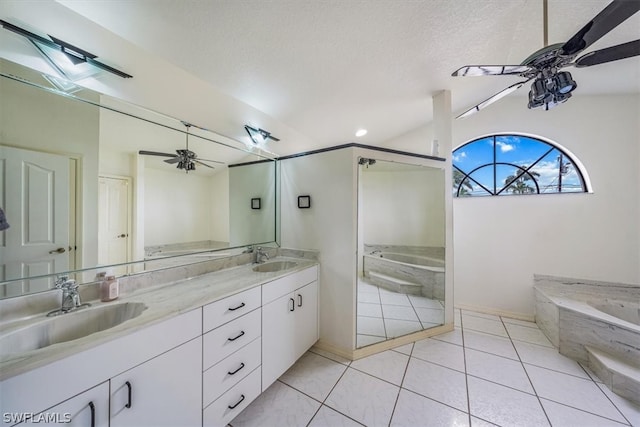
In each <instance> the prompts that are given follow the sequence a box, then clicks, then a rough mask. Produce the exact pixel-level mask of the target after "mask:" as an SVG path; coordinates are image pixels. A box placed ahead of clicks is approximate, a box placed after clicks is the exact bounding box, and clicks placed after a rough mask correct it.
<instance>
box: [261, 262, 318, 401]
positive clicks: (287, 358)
mask: <svg viewBox="0 0 640 427" xmlns="http://www.w3.org/2000/svg"><path fill="white" fill-rule="evenodd" d="M262 299H263V301H262V304H263V305H262V325H263V326H262V390H263V391H264V390H266V389H267V388H268V387H269V386H270V385H271V384H273V382H274V381H275V380H276V379H278V377H280V375H282V374H283V373H284V372H285V371H286V370H287V369H289V367H291V365H293V364H294V363H295V362H296V360H298V359H299V358H300V356H302V355H303V354H304V353H305V352H306V351H307V350H308V349H309V348H310V347H311V346H313V344H314V343H315V342H316V341H317V340H318V338H319V334H318V268H317V267H316V266H314V267H311V268H308V269H306V270H302V271H299V272H297V273H294V274H291V275H289V276H287V277H283V278H281V279H278V280H274V281H273V282H270V283H267V284H265V285H263V286H262Z"/></svg>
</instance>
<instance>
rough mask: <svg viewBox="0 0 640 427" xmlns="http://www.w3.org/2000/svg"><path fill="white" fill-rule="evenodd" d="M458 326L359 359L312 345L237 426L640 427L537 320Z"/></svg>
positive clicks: (482, 317)
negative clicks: (559, 348)
mask: <svg viewBox="0 0 640 427" xmlns="http://www.w3.org/2000/svg"><path fill="white" fill-rule="evenodd" d="M455 324H456V328H455V330H454V331H452V332H449V333H446V334H442V335H438V336H436V337H433V338H427V339H424V340H421V341H418V342H415V343H413V344H407V345H404V346H401V347H397V348H395V349H393V350H389V351H385V352H383V353H379V354H376V355H373V356H369V357H367V358H364V359H360V360H356V361H354V362H350V361H348V360H345V359H342V358H341V357H339V356H336V355H333V354H330V353H327V352H324V351H322V350H319V349H316V348H312V349H311V350H310V351H309V352H307V353H306V354H305V355H304V356H303V357H302V358H301V359H300V360H299V361H298V362H297V363H296V364H295V365H294V366H292V367H291V369H289V370H288V371H287V372H286V373H285V374H284V375H283V376H282V377H281V378H280V379H279V380H278V381H276V382H275V383H274V384H273V385H272V386H271V387H269V388H268V389H267V390H266V391H265V392H264V393H263V394H262V395H261V396H260V397H258V399H256V400H255V401H254V402H253V403H251V405H249V406H248V407H247V408H246V409H245V410H244V411H243V412H242V413H240V415H238V416H237V417H236V418H235V419H234V420H233V421H232V422H231V426H233V427H244V426H256V427H257V426H259V427H271V426H273V427H287V426H291V427H295V426H303V427H304V426H309V427H340V426H348V427H351V426H362V425H365V426H407V427H418V426H473V427H476V426H480V427H483V426H494V425H498V426H505V427H507V426H508V427H511V426H527V427H528V426H549V425H551V426H558V427H571V426H580V427H587V426H597V427H602V426H623V425H627V426H628V425H633V426H636V427H640V407H637V406H634V405H633V404H631V403H630V402H628V401H626V400H625V399H622V398H621V397H619V396H617V395H616V394H613V393H611V392H610V391H609V389H607V388H606V387H605V386H604V385H603V384H601V383H600V382H599V380H598V379H597V377H595V376H593V374H592V373H591V372H590V371H589V370H588V369H586V368H585V367H583V366H581V365H580V364H578V363H576V362H574V361H572V360H570V359H568V358H566V357H564V356H562V355H560V354H559V353H558V352H557V351H556V350H555V348H553V346H552V345H551V343H550V342H549V341H548V340H547V338H546V337H545V336H544V335H543V334H542V332H540V330H539V329H538V328H537V326H536V324H535V323H530V322H523V321H519V320H513V319H508V318H504V317H502V318H501V317H497V316H491V315H486V314H481V313H475V312H469V311H462V312H461V311H460V310H456V317H455Z"/></svg>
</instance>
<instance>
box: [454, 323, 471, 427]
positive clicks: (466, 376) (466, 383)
mask: <svg viewBox="0 0 640 427" xmlns="http://www.w3.org/2000/svg"><path fill="white" fill-rule="evenodd" d="M454 314H455V311H454ZM460 335H462V360H463V361H464V387H465V391H466V392H467V417H468V419H469V425H472V424H471V397H470V396H469V374H468V373H467V347H466V346H465V345H464V324H463V320H462V311H460Z"/></svg>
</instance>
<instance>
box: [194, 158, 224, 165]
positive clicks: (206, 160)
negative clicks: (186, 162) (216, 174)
mask: <svg viewBox="0 0 640 427" xmlns="http://www.w3.org/2000/svg"><path fill="white" fill-rule="evenodd" d="M197 159H198V160H200V161H202V162H211V163H218V164H219V165H224V162H219V161H217V160H209V159H201V158H200V157H197Z"/></svg>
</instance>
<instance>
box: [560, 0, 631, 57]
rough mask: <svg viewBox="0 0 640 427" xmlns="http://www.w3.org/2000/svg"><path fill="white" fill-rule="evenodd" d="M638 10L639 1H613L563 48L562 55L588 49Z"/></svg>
mask: <svg viewBox="0 0 640 427" xmlns="http://www.w3.org/2000/svg"><path fill="white" fill-rule="evenodd" d="M638 10H640V1H638V0H613V2H611V3H610V4H609V6H607V7H605V8H604V9H603V10H602V11H601V12H600V13H598V14H597V15H596V17H595V18H593V19H592V20H591V21H589V22H588V23H587V25H585V26H584V27H583V28H582V29H581V30H580V31H578V32H577V33H576V34H575V35H574V36H573V37H571V38H570V39H569V41H567V42H566V43H565V44H564V45H563V46H562V53H563V54H564V55H574V54H576V53H578V52H580V51H581V50H584V49H586V48H588V47H589V46H591V45H592V44H593V43H594V42H595V41H597V40H598V39H600V37H602V36H604V35H605V34H607V33H608V32H609V31H611V30H613V29H614V28H615V27H617V26H618V25H620V24H621V23H622V22H623V21H625V20H626V19H627V18H629V17H630V16H631V15H633V14H634V13H636V12H637V11H638Z"/></svg>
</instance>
